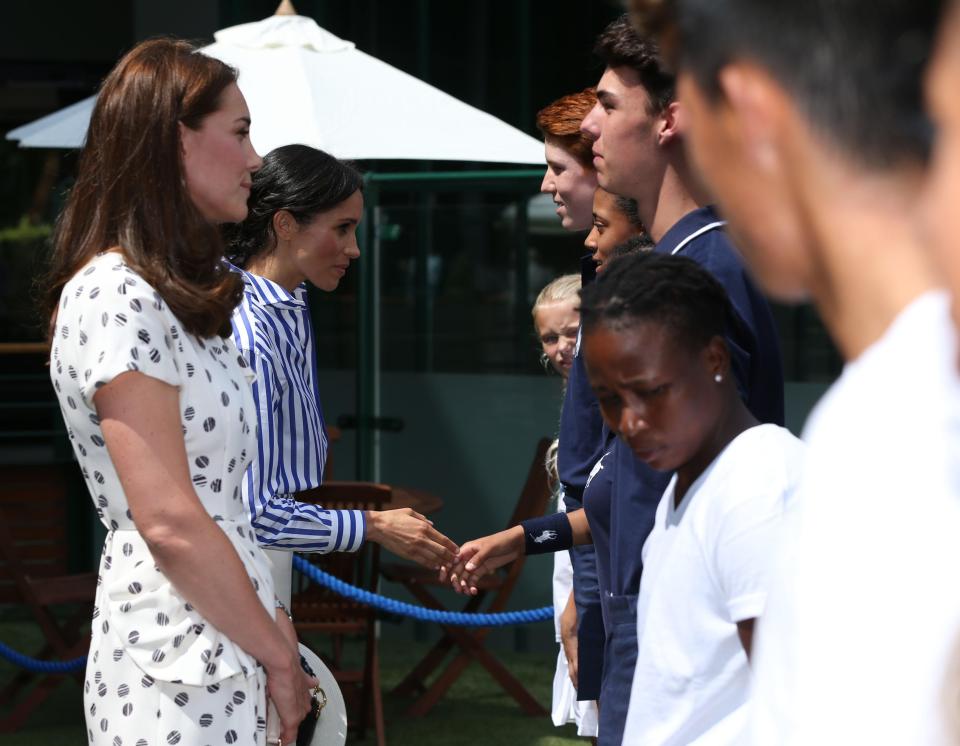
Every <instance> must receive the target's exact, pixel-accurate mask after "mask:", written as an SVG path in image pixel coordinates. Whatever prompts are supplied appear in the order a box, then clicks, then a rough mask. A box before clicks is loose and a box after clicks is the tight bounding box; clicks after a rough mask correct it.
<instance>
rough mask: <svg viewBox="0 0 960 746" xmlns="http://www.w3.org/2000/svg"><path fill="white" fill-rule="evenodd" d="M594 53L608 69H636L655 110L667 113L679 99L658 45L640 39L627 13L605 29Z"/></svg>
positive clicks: (671, 75) (672, 76)
mask: <svg viewBox="0 0 960 746" xmlns="http://www.w3.org/2000/svg"><path fill="white" fill-rule="evenodd" d="M593 52H594V54H595V55H597V57H599V58H600V59H601V60H602V61H603V63H604V64H605V65H606V66H607V67H626V68H629V69H630V70H633V71H634V72H635V73H636V74H637V78H638V79H639V80H640V84H641V85H642V86H643V87H644V88H645V89H646V91H647V94H648V95H649V96H650V103H651V105H652V107H653V109H654V110H655V111H663V110H664V109H665V108H666V107H667V106H668V105H669V104H670V103H672V102H673V101H674V99H676V79H675V78H674V75H673V73H672V72H670V70H669V69H668V68H667V66H666V65H665V64H664V61H663V58H662V57H661V56H660V48H659V47H658V46H657V42H656V41H654V40H653V39H652V38H645V37H642V36H640V35H639V34H638V33H637V31H636V29H635V28H634V27H633V25H632V24H631V23H630V19H629V17H628V16H627V15H626V14H624V15H622V16H620V17H619V18H618V19H617V20H615V21H613V22H611V23H610V25H609V26H607V27H606V28H605V29H604V30H603V32H602V33H601V34H600V36H599V37H597V41H596V44H595V45H594V48H593Z"/></svg>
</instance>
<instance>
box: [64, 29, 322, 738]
mask: <svg viewBox="0 0 960 746" xmlns="http://www.w3.org/2000/svg"><path fill="white" fill-rule="evenodd" d="M249 126H250V114H249V112H248V110H247V106H246V102H245V101H244V99H243V95H242V94H241V93H240V89H239V88H238V87H237V85H236V72H235V71H234V70H233V69H231V68H230V67H228V66H227V65H225V64H223V63H222V62H219V61H217V60H214V59H212V58H209V57H206V56H204V55H202V54H200V53H199V52H197V51H195V50H194V48H193V47H191V46H190V45H188V44H186V43H184V42H177V41H171V40H154V41H149V42H144V43H142V44H140V45H138V46H137V47H136V48H134V49H133V50H132V51H131V52H129V53H128V54H127V55H126V56H125V57H124V58H123V59H122V60H121V61H120V62H119V63H118V64H117V66H116V67H115V68H114V69H113V71H112V72H111V73H110V74H109V76H108V77H107V79H106V80H105V81H104V84H103V87H102V88H101V90H100V94H99V96H98V99H97V104H96V106H95V108H94V111H93V114H92V117H91V121H90V128H89V130H88V133H87V143H86V146H85V147H84V150H83V152H82V154H81V157H80V163H79V169H78V176H77V182H76V185H75V187H74V188H73V191H72V192H71V194H70V197H69V199H68V201H67V205H66V208H65V210H64V213H63V215H62V216H61V219H60V221H59V224H58V226H57V231H56V236H55V240H54V253H53V258H52V267H51V271H50V276H49V280H48V296H47V312H48V313H49V316H50V328H49V334H50V341H51V350H50V370H51V378H52V379H53V385H54V388H55V389H56V391H57V396H58V398H59V401H60V405H61V409H62V412H63V416H64V419H65V421H66V424H67V431H68V434H69V436H70V440H71V442H72V444H73V448H74V452H75V454H76V456H77V459H78V461H79V462H80V465H81V467H82V469H83V474H84V477H85V479H86V482H87V486H88V488H89V490H90V494H91V497H92V498H93V500H94V502H95V505H96V506H97V513H98V515H99V516H100V519H101V521H102V522H103V523H104V525H105V526H106V527H107V529H108V530H109V533H108V534H107V538H106V542H105V544H104V549H103V556H102V559H101V564H100V583H99V586H98V591H97V598H96V603H95V607H94V611H93V618H94V622H93V639H92V642H91V648H90V657H89V660H88V663H87V672H86V681H85V684H84V700H85V702H84V704H85V711H86V718H87V728H88V731H87V733H88V739H89V741H90V742H91V743H94V744H120V743H126V744H135V743H149V744H154V743H167V744H171V745H172V744H177V743H183V744H194V743H228V744H232V743H239V742H243V743H251V742H252V743H259V744H263V743H264V742H265V739H266V712H267V707H266V696H267V693H268V691H269V696H270V698H271V699H272V700H273V702H274V704H275V705H276V707H277V711H278V713H279V716H280V720H281V722H282V736H283V739H284V741H293V740H294V738H295V734H296V729H297V725H298V723H299V721H300V719H301V718H302V717H303V715H304V714H305V713H306V711H307V709H308V706H309V695H308V691H307V690H308V686H309V684H310V681H309V680H308V679H307V678H306V677H305V675H304V674H303V673H302V671H301V669H300V665H299V657H298V653H297V650H296V636H295V635H294V633H293V629H292V625H291V624H290V622H289V619H288V618H287V616H286V614H285V613H283V610H282V609H277V608H276V602H275V597H274V593H273V584H272V581H271V578H270V571H269V568H268V566H267V563H266V560H265V559H264V557H263V555H262V553H261V550H260V549H259V547H258V545H257V542H256V539H255V536H254V534H253V531H252V530H251V527H250V518H249V516H248V513H247V511H246V509H245V506H244V504H243V501H242V500H241V499H240V482H241V477H242V475H243V472H244V468H245V467H246V465H247V463H248V461H249V459H250V457H251V456H252V455H253V453H254V452H255V449H256V434H255V432H254V426H253V425H254V423H255V421H256V412H255V409H254V406H253V400H252V396H251V393H250V381H249V378H250V373H249V369H248V368H247V367H246V365H245V363H244V361H243V360H242V358H240V356H239V355H238V353H237V350H236V348H235V347H234V345H233V342H232V341H231V339H230V332H231V327H230V315H231V312H232V310H233V308H234V307H235V306H236V304H237V302H238V301H239V300H240V295H241V291H242V286H241V279H240V277H239V276H238V275H236V274H234V273H232V272H230V271H229V270H228V269H227V268H226V267H225V266H224V265H223V263H222V261H221V256H222V254H223V246H222V244H221V241H220V238H219V230H218V227H217V225H218V224H219V223H225V222H237V221H240V220H243V218H244V217H245V216H246V213H247V197H248V195H249V191H250V182H251V176H252V174H253V172H254V171H256V170H257V168H259V166H260V159H259V157H258V156H257V154H256V153H255V152H254V150H253V147H252V146H251V145H250V140H249V133H248V131H249Z"/></svg>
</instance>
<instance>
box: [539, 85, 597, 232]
mask: <svg viewBox="0 0 960 746" xmlns="http://www.w3.org/2000/svg"><path fill="white" fill-rule="evenodd" d="M596 103H597V94H596V91H595V90H594V89H593V88H587V89H585V90H583V91H580V92H579V93H571V94H569V95H567V96H562V97H561V98H558V99H557V100H556V101H554V102H553V103H551V104H548V105H547V106H545V107H543V108H542V109H541V110H540V111H539V112H537V129H538V130H540V133H541V134H542V135H543V139H544V151H545V155H546V159H547V172H546V173H545V174H544V175H543V182H542V183H541V184H540V191H541V192H543V193H545V194H549V195H551V196H552V197H553V202H554V204H556V206H557V215H559V216H560V224H561V225H562V226H563V227H564V228H565V229H566V230H568V231H586V230H589V229H590V226H591V225H592V224H593V215H592V213H593V193H594V191H596V188H597V172H596V171H595V170H594V168H593V154H592V152H591V148H592V147H593V140H592V139H591V138H590V137H588V136H586V135H584V134H583V133H582V132H581V131H580V123H581V122H583V118H584V117H585V116H586V115H587V114H588V113H589V112H590V110H591V109H592V108H593V106H594V104H596Z"/></svg>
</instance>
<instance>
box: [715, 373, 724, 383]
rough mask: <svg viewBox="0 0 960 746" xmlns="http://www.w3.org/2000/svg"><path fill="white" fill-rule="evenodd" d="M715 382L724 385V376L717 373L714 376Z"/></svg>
mask: <svg viewBox="0 0 960 746" xmlns="http://www.w3.org/2000/svg"><path fill="white" fill-rule="evenodd" d="M713 380H714V381H716V382H717V383H723V376H722V375H720V374H719V373H716V374H715V375H714V376H713Z"/></svg>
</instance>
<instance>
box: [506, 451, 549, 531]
mask: <svg viewBox="0 0 960 746" xmlns="http://www.w3.org/2000/svg"><path fill="white" fill-rule="evenodd" d="M552 442H553V441H552V440H551V439H550V438H541V439H540V440H539V441H537V448H536V451H535V452H534V456H533V461H532V462H531V463H530V469H529V470H528V471H527V481H526V482H525V483H524V485H523V490H522V491H521V492H520V497H519V498H518V499H517V503H516V505H515V506H514V508H513V513H512V514H511V516H510V520H509V521H508V522H507V528H510V527H512V526H516V525H517V524H518V523H520V521H526V520H528V519H530V518H537V517H539V516H541V515H543V513H544V511H545V510H546V509H547V505H548V504H549V503H550V480H549V478H548V476H547V467H546V458H547V450H549V448H550V444H551V443H552Z"/></svg>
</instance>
